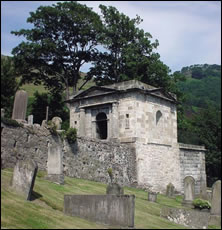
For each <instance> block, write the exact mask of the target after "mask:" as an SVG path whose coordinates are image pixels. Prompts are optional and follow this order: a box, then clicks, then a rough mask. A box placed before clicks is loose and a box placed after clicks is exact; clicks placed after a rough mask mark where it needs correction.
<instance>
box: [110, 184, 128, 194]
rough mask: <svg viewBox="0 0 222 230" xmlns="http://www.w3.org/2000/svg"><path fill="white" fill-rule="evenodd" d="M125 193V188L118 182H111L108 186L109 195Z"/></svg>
mask: <svg viewBox="0 0 222 230" xmlns="http://www.w3.org/2000/svg"><path fill="white" fill-rule="evenodd" d="M123 193H124V190H123V188H122V187H121V186H120V185H118V184H116V183H112V184H109V185H108V186H107V187H106V194H107V195H108V194H109V195H111V194H113V195H123Z"/></svg>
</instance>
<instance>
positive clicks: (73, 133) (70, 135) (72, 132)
mask: <svg viewBox="0 0 222 230" xmlns="http://www.w3.org/2000/svg"><path fill="white" fill-rule="evenodd" d="M65 136H66V138H67V140H68V142H69V143H70V144H72V143H74V142H75V141H76V137H77V130H76V129H75V128H69V129H68V130H67V131H66V135H65Z"/></svg>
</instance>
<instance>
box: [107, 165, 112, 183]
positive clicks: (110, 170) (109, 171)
mask: <svg viewBox="0 0 222 230" xmlns="http://www.w3.org/2000/svg"><path fill="white" fill-rule="evenodd" d="M107 172H108V174H109V177H110V180H111V183H112V181H113V170H112V168H108V169H107Z"/></svg>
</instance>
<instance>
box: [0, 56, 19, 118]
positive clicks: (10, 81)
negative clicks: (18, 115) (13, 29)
mask: <svg viewBox="0 0 222 230" xmlns="http://www.w3.org/2000/svg"><path fill="white" fill-rule="evenodd" d="M18 87H19V84H18V82H17V81H16V75H15V68H14V65H13V62H12V60H11V58H9V57H8V58H7V57H5V58H1V108H4V109H5V111H6V116H8V117H10V116H11V113H12V107H13V98H14V96H15V93H16V91H17V89H18Z"/></svg>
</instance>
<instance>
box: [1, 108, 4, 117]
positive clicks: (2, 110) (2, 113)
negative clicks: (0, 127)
mask: <svg viewBox="0 0 222 230" xmlns="http://www.w3.org/2000/svg"><path fill="white" fill-rule="evenodd" d="M1 117H5V109H1Z"/></svg>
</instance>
